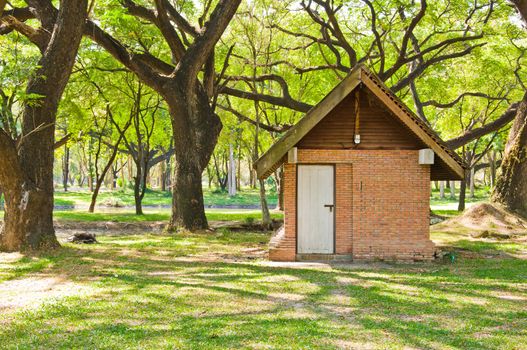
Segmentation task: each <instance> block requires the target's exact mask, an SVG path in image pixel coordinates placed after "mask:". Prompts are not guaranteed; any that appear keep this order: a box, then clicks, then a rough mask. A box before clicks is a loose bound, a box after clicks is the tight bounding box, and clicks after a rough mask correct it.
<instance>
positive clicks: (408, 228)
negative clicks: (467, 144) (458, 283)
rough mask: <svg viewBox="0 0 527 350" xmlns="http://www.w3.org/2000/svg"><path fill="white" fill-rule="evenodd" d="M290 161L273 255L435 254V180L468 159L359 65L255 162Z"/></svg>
mask: <svg viewBox="0 0 527 350" xmlns="http://www.w3.org/2000/svg"><path fill="white" fill-rule="evenodd" d="M282 165H283V167H284V168H283V169H284V173H283V176H284V178H283V196H284V202H283V204H284V226H282V228H280V229H279V230H278V231H277V232H276V233H275V235H274V236H273V238H272V239H271V242H270V247H269V248H270V249H269V258H270V259H271V260H277V261H295V260H313V259H316V260H335V259H337V260H352V259H353V260H375V259H380V260H430V259H432V258H433V255H434V251H435V247H434V244H433V243H432V241H431V240H430V230H429V216H430V181H431V180H460V179H462V178H463V175H464V168H463V162H462V161H461V159H460V158H459V157H458V156H457V155H456V154H455V153H454V152H453V151H452V150H451V149H449V148H448V146H447V145H446V144H445V143H444V142H443V141H442V140H441V139H440V138H439V137H438V136H437V134H436V133H435V132H434V131H433V130H432V129H431V128H430V127H429V126H428V124H426V123H425V122H423V121H422V120H421V119H420V118H419V117H417V116H416V115H415V114H414V113H413V112H412V111H411V110H410V109H409V108H408V107H407V106H406V105H405V104H404V103H403V102H401V101H400V100H399V99H398V98H397V97H396V96H395V95H394V94H393V93H392V92H391V91H390V90H389V88H387V87H386V86H385V85H384V84H383V83H382V82H381V80H380V79H379V78H378V77H376V76H375V74H373V73H372V72H370V71H369V70H368V69H367V68H366V67H364V66H362V65H359V66H357V67H355V68H354V69H353V70H352V71H351V72H350V74H349V75H348V77H346V78H345V79H344V80H343V81H342V82H341V83H340V84H339V85H337V86H336V87H335V88H334V89H333V90H332V91H331V92H330V93H329V94H328V95H327V96H326V97H325V98H324V99H323V100H322V101H321V102H320V103H319V104H318V105H316V106H315V107H313V108H312V109H311V110H310V111H309V112H308V113H307V114H306V115H305V116H304V117H303V118H302V119H301V120H300V121H299V122H298V123H297V124H296V125H294V126H293V127H292V128H291V129H289V130H288V131H287V133H285V134H284V135H283V137H282V138H281V139H280V140H279V141H277V142H276V143H275V144H274V145H273V146H272V147H271V148H270V149H269V150H268V151H267V152H266V153H265V154H263V155H262V157H260V159H258V161H257V162H256V163H255V169H256V172H257V176H258V177H259V178H266V177H268V176H269V175H270V174H271V173H272V172H274V171H275V170H276V169H277V168H278V167H280V166H282Z"/></svg>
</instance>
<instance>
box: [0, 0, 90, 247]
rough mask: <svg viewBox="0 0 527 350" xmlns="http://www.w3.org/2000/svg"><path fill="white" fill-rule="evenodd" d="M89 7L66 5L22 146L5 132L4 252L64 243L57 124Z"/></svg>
mask: <svg viewBox="0 0 527 350" xmlns="http://www.w3.org/2000/svg"><path fill="white" fill-rule="evenodd" d="M86 7H87V1H86V0H79V1H61V7H60V10H59V12H58V15H57V18H56V21H55V26H54V27H53V33H52V35H51V39H50V41H49V43H48V45H47V48H46V50H45V51H44V54H43V56H42V58H41V59H40V61H39V63H38V66H39V69H38V70H37V71H36V72H35V74H34V75H32V77H31V78H30V80H29V82H28V86H27V89H26V93H27V94H28V95H29V94H31V95H40V96H42V98H41V99H40V101H39V103H35V101H32V102H31V103H26V104H25V105H24V112H23V115H22V136H21V139H20V141H18V145H15V142H14V141H13V140H11V138H9V137H8V135H7V134H6V133H5V132H3V130H1V131H0V150H1V152H0V169H2V170H3V171H0V185H1V186H2V188H3V189H4V191H5V197H6V208H5V217H4V226H3V227H2V230H1V231H0V248H1V249H3V250H7V251H15V250H23V249H31V250H36V249H45V248H54V247H57V246H58V245H59V243H58V241H57V238H56V237H55V231H54V229H53V155H54V154H53V152H54V142H55V120H56V113H57V108H58V104H59V101H60V98H61V96H62V93H63V91H64V88H65V86H66V83H67V82H68V79H69V76H70V74H71V69H72V67H73V63H74V62H75V56H76V54H77V49H78V46H79V43H80V40H81V37H82V31H83V25H82V23H84V17H85V15H86ZM46 19H47V18H46ZM47 20H49V19H47Z"/></svg>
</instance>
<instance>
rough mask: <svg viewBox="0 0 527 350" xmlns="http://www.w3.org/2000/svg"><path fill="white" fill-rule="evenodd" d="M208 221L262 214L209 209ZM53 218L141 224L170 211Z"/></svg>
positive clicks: (66, 214)
mask: <svg viewBox="0 0 527 350" xmlns="http://www.w3.org/2000/svg"><path fill="white" fill-rule="evenodd" d="M206 215H207V219H208V220H209V221H247V220H253V219H254V220H261V217H262V214H261V212H260V211H259V210H230V209H222V210H216V209H210V210H206ZM53 216H54V218H55V219H56V220H60V221H85V222H86V221H88V222H89V221H114V222H143V221H168V219H170V210H157V211H148V212H146V213H145V215H135V213H133V212H129V211H127V212H119V213H87V212H83V211H67V210H63V211H55V212H54V213H53ZM271 217H272V218H274V219H279V218H282V217H283V214H282V213H280V212H272V213H271Z"/></svg>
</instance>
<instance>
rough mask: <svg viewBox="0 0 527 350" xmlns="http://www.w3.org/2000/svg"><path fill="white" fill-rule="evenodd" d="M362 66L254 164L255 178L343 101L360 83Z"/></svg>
mask: <svg viewBox="0 0 527 350" xmlns="http://www.w3.org/2000/svg"><path fill="white" fill-rule="evenodd" d="M362 69H363V67H362V66H357V67H356V68H355V69H353V70H352V71H351V73H350V74H349V75H348V76H347V77H346V78H345V79H344V80H343V81H342V82H341V83H340V84H338V85H337V86H336V87H335V88H334V89H333V90H332V91H331V92H330V93H329V94H328V95H326V97H324V99H322V101H320V102H319V103H318V104H317V105H316V106H314V107H313V108H312V109H311V110H309V112H307V113H306V115H305V116H304V117H303V118H302V119H300V121H299V122H298V123H297V124H296V125H294V126H293V127H291V128H290V129H289V130H288V131H287V132H286V133H285V134H284V136H282V138H280V140H278V141H277V142H276V143H275V144H274V145H272V146H271V148H269V150H268V151H267V152H265V153H264V154H263V155H262V156H261V157H260V158H259V159H258V160H257V161H256V162H255V164H254V167H255V169H256V176H257V177H258V178H259V179H262V178H264V177H266V174H267V173H268V169H270V168H272V167H273V166H274V165H275V164H276V163H278V162H279V161H280V160H281V159H282V157H284V155H285V154H286V153H287V152H288V151H289V150H290V149H291V148H292V147H294V146H295V145H296V144H297V143H298V142H299V141H300V140H301V139H302V138H303V137H304V136H305V135H306V134H307V133H308V132H309V131H310V130H311V129H313V128H314V127H315V125H317V124H318V123H319V122H320V121H321V120H322V119H323V118H324V117H325V116H327V115H328V114H329V112H331V111H332V110H333V109H334V108H335V107H336V106H337V105H338V104H339V103H340V102H342V100H344V99H345V98H346V97H347V96H348V95H349V94H350V93H351V92H352V91H353V90H354V89H355V88H356V87H357V86H358V85H359V84H360V82H361V79H360V77H361V70H362Z"/></svg>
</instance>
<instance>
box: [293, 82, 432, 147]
mask: <svg viewBox="0 0 527 350" xmlns="http://www.w3.org/2000/svg"><path fill="white" fill-rule="evenodd" d="M359 105H360V119H359V121H360V122H359V124H360V136H361V142H360V144H359V145H355V144H354V143H353V136H354V132H355V93H352V94H350V95H349V96H347V97H346V98H345V99H344V100H342V102H341V103H340V104H339V105H338V106H337V107H336V108H335V109H334V110H333V111H331V112H330V113H329V114H328V115H327V116H326V117H325V118H324V119H323V120H322V121H320V123H318V124H317V125H316V126H315V127H314V128H313V129H312V130H311V131H309V133H308V134H307V135H306V136H304V138H302V140H300V141H299V142H298V144H297V147H298V148H307V149H349V148H353V149H377V150H380V149H412V150H414V149H420V148H425V147H426V146H425V145H424V143H423V142H422V141H420V140H419V139H418V138H417V137H416V136H414V135H413V134H412V133H411V132H410V130H408V128H406V127H405V126H404V125H403V124H402V123H401V122H399V121H398V120H397V118H395V117H394V116H391V115H389V114H388V113H389V112H388V111H387V110H386V109H385V108H381V106H382V105H383V104H382V102H381V101H379V100H378V99H377V98H376V97H375V96H373V95H372V94H370V93H368V92H366V91H364V90H361V93H360V102H359Z"/></svg>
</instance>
